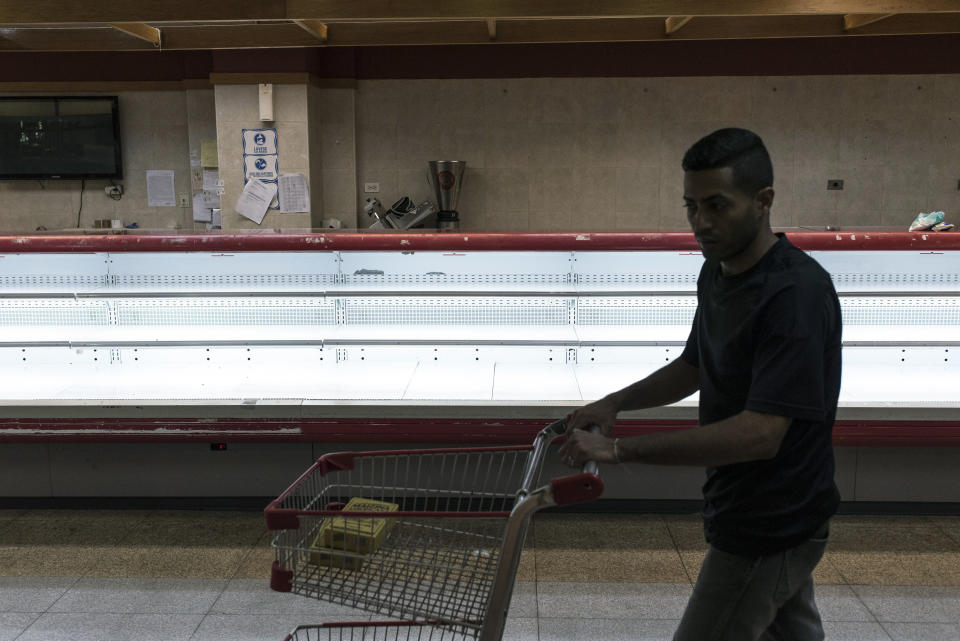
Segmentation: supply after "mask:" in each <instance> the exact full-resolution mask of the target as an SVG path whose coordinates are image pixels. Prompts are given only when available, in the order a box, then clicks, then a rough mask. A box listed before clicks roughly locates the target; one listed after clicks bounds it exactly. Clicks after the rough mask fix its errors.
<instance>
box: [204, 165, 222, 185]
mask: <svg viewBox="0 0 960 641" xmlns="http://www.w3.org/2000/svg"><path fill="white" fill-rule="evenodd" d="M218 180H220V172H219V171H218V170H216V169H204V170H203V188H204V189H211V190H215V189H216V188H217V181H218Z"/></svg>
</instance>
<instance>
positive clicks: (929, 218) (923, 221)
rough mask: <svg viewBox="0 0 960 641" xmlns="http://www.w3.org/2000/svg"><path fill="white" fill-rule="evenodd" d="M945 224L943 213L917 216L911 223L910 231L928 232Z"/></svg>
mask: <svg viewBox="0 0 960 641" xmlns="http://www.w3.org/2000/svg"><path fill="white" fill-rule="evenodd" d="M942 222H943V212H942V211H932V212H930V213H929V214H923V213H921V214H917V217H916V218H914V219H913V222H912V223H910V231H926V230H928V229H930V228H931V227H933V226H934V225H938V224H940V223H942Z"/></svg>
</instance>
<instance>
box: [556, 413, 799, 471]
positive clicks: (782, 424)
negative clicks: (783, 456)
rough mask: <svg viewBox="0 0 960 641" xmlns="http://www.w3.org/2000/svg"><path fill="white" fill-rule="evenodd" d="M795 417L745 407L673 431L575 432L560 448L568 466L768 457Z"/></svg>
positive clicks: (721, 462)
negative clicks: (619, 434) (613, 435)
mask: <svg viewBox="0 0 960 641" xmlns="http://www.w3.org/2000/svg"><path fill="white" fill-rule="evenodd" d="M792 420H793V419H790V418H787V417H784V416H777V415H774V414H762V413H760V412H752V411H750V410H744V411H742V412H740V413H739V414H735V415H734V416H731V417H730V418H727V419H724V420H722V421H717V422H716V423H710V424H709V425H702V426H700V427H695V428H692V429H689V430H681V431H677V432H657V433H655V434H645V435H642V436H630V437H625V438H620V439H616V440H614V439H611V438H607V437H605V436H603V435H601V434H592V433H590V432H585V431H582V430H581V431H578V432H573V433H571V434H570V435H569V436H568V437H567V442H566V443H565V444H564V446H563V447H562V448H561V450H560V456H561V457H562V459H563V460H564V461H565V462H567V463H568V464H570V465H581V464H583V462H584V461H590V460H593V461H597V462H598V463H625V462H630V461H636V462H640V463H652V464H655V465H699V466H704V467H718V466H721V465H731V464H733V463H743V462H745V461H756V460H761V459H771V458H773V457H774V456H776V455H777V452H778V451H780V444H781V442H782V441H783V437H784V435H785V434H786V433H787V429H788V428H789V427H790V423H791V421H792Z"/></svg>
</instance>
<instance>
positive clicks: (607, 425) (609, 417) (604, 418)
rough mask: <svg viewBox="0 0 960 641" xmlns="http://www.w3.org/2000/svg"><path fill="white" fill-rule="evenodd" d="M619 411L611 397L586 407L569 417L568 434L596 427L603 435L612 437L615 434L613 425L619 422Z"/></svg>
mask: <svg viewBox="0 0 960 641" xmlns="http://www.w3.org/2000/svg"><path fill="white" fill-rule="evenodd" d="M618 411H619V408H618V407H617V406H616V404H615V403H614V401H613V400H611V399H610V397H604V398H601V399H600V400H599V401H594V402H593V403H590V404H589V405H584V406H583V407H581V408H580V409H578V410H577V411H575V412H573V413H572V414H570V416H568V417H567V433H568V434H570V433H572V432H574V431H575V430H587V429H590V428H591V427H594V426H596V427H599V428H600V433H601V434H603V435H604V436H610V435H611V434H613V425H614V423H615V422H616V420H617V412H618Z"/></svg>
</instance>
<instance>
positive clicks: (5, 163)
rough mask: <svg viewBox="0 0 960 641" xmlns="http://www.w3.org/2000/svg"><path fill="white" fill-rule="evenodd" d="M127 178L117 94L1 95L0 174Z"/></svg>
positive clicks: (4, 177) (24, 177) (7, 176)
mask: <svg viewBox="0 0 960 641" xmlns="http://www.w3.org/2000/svg"><path fill="white" fill-rule="evenodd" d="M56 178H62V179H74V180H76V179H80V178H123V164H122V162H121V159H120V121H119V118H118V115H117V97H116V96H62V97H32V98H25V97H16V98H0V180H33V179H56Z"/></svg>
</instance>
